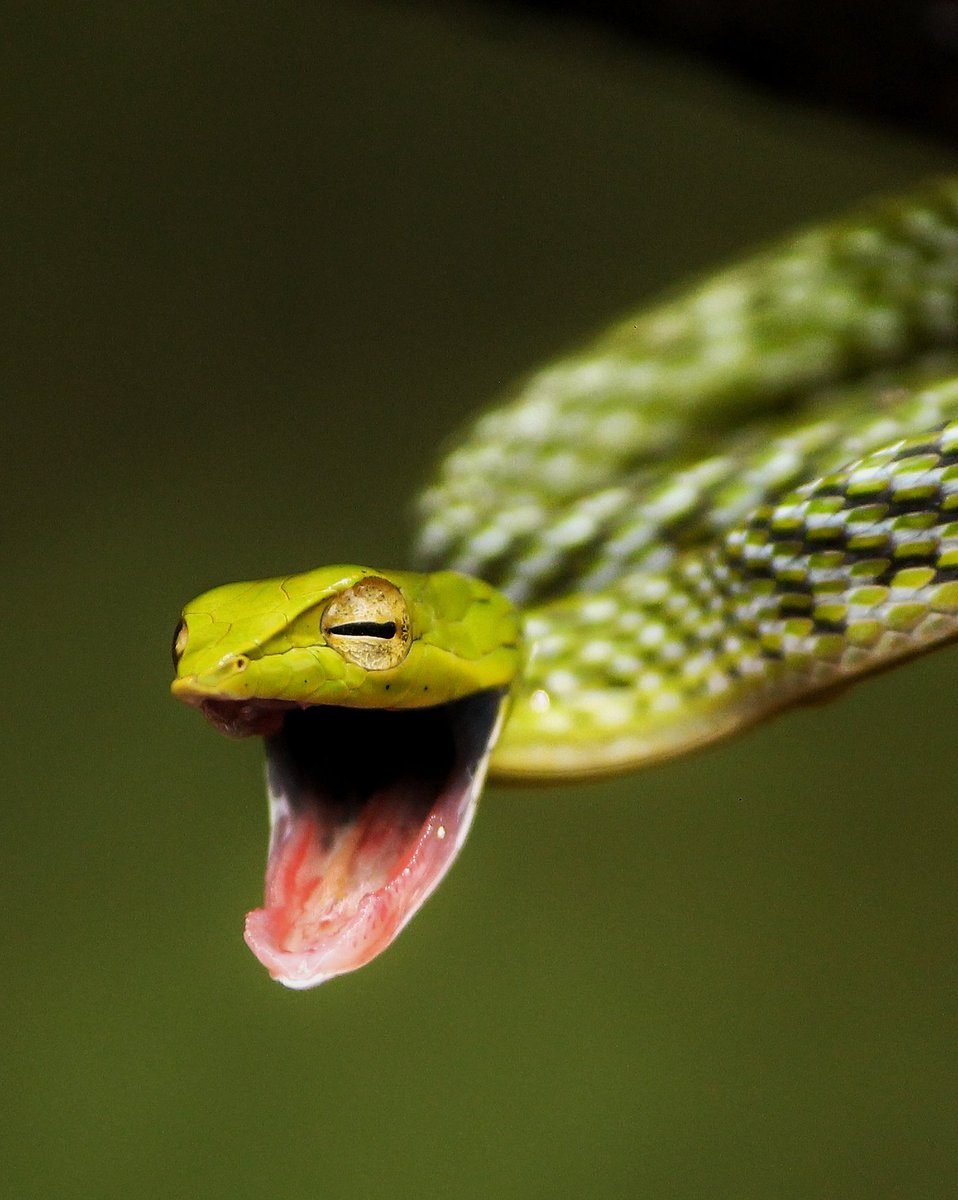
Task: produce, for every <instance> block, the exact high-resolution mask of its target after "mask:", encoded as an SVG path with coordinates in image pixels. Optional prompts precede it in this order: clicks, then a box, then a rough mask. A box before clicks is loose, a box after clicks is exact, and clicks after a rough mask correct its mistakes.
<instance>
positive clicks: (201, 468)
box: [0, 0, 958, 1200]
mask: <svg viewBox="0 0 958 1200" xmlns="http://www.w3.org/2000/svg"><path fill="white" fill-rule="evenodd" d="M5 20H6V21H7V36H6V40H5V42H4V44H3V49H2V54H3V62H2V64H0V65H2V80H3V83H2V85H0V86H2V88H3V93H4V96H5V99H4V102H3V106H2V114H3V115H2V118H0V119H2V124H3V144H4V149H3V158H2V162H3V169H2V178H3V185H2V195H3V210H4V221H3V224H4V236H3V247H2V250H0V256H2V262H3V266H2V276H0V277H2V286H3V298H4V301H5V303H4V318H3V322H2V325H3V332H4V334H5V335H6V337H5V339H4V340H5V341H7V343H8V344H7V346H6V348H5V350H4V352H3V367H2V370H3V374H4V376H5V387H4V392H5V400H4V406H3V418H4V425H5V426H6V428H5V430H4V434H3V443H2V444H3V451H4V453H3V461H4V471H3V481H2V488H3V497H2V502H3V510H2V511H3V514H4V521H3V547H4V560H5V570H4V582H5V584H6V588H5V594H6V595H7V608H6V614H7V615H6V619H5V620H4V621H3V622H2V624H0V637H2V639H3V649H2V661H3V664H4V688H3V694H4V697H5V710H6V717H5V720H4V722H3V727H4V734H5V737H4V740H3V763H2V767H3V775H2V778H3V780H4V787H3V791H4V800H5V803H4V804H3V806H2V821H3V830H4V833H3V839H2V847H0V854H2V864H0V866H2V869H0V887H2V890H3V897H2V900H3V921H2V935H0V936H2V963H3V974H4V985H3V988H2V999H0V1021H2V1029H3V1045H2V1047H0V1074H2V1078H3V1080H4V1086H3V1091H2V1099H0V1141H2V1147H0V1177H2V1180H3V1182H2V1184H0V1187H2V1191H3V1194H4V1195H6V1196H10V1197H18V1198H19V1197H74V1196H76V1197H80V1196H83V1197H90V1196H93V1197H104V1198H111V1197H130V1196H136V1197H143V1198H152V1197H171V1196H202V1197H211V1198H213V1197H227V1196H228V1197H247V1196H248V1197H260V1196H272V1195H279V1196H283V1197H286V1198H287V1200H298V1198H300V1197H303V1198H306V1197H310V1198H312V1197H320V1198H324V1200H325V1198H330V1200H336V1198H340V1197H350V1198H351V1197H365V1196H372V1195H389V1196H395V1197H399V1198H402V1197H444V1196H455V1197H463V1198H466V1197H473V1196H475V1197H487V1196H495V1197H504V1198H507V1200H508V1198H512V1197H536V1198H538V1197H542V1198H546V1197H566V1196H569V1197H572V1196H576V1197H578V1196H582V1195H585V1196H595V1197H606V1196H609V1197H618V1196H625V1195H642V1196H653V1197H666V1196H667V1197H681V1198H686V1197H688V1198H691V1197H696V1198H698V1197H702V1198H707V1200H713V1198H716V1197H729V1198H733V1197H734V1198H749V1197H770V1198H771V1197H774V1198H776V1200H787V1198H791V1197H796V1198H802V1200H806V1198H810V1197H816V1198H817V1197H842V1198H843V1200H854V1198H858V1197H861V1198H863V1200H864V1198H866V1197H867V1198H868V1200H874V1198H876V1197H886V1196H887V1197H902V1196H907V1197H909V1198H914V1197H918V1198H921V1200H924V1198H928V1197H952V1196H954V1195H955V1177H956V1165H958V1162H956V1159H958V1155H956V1129H958V1089H956V1067H958V1062H956V1058H958V1055H956V1037H955V1034H956V1030H958V1004H956V995H958V971H956V955H955V941H956V933H958V902H956V898H955V891H956V889H955V871H956V849H958V809H956V803H955V801H956V790H958V788H956V779H955V769H954V764H955V724H954V719H953V718H954V705H953V702H952V697H953V695H954V673H955V667H956V665H958V657H956V653H955V652H954V651H949V652H944V653H941V654H939V655H936V656H932V657H931V658H929V659H927V660H925V661H923V662H920V663H918V664H916V665H914V666H911V667H909V668H908V669H907V670H903V671H901V672H898V673H892V674H889V675H886V676H883V677H881V678H879V679H876V680H875V681H873V682H871V683H869V684H868V685H867V686H865V687H862V688H860V689H857V690H853V691H852V692H851V693H849V694H848V695H847V696H846V697H844V698H843V699H842V700H840V701H839V702H838V703H835V704H833V705H831V706H830V707H823V708H813V709H807V710H804V711H800V712H798V713H796V714H793V715H791V716H789V717H787V718H785V719H782V720H779V721H777V722H774V723H772V724H769V725H768V726H766V727H764V728H762V729H759V730H757V731H756V732H755V733H753V734H752V735H750V736H749V737H748V738H746V739H743V740H742V741H739V742H735V743H732V744H729V745H726V746H723V747H720V748H718V749H714V750H711V751H709V752H708V753H703V754H700V755H698V756H697V757H693V758H691V759H689V760H687V761H679V762H676V763H674V764H671V765H668V766H663V767H661V768H657V769H655V770H650V771H647V772H645V773H642V774H638V775H635V776H632V777H629V778H626V779H622V780H619V781H617V782H614V783H609V784H604V785H591V786H577V787H567V788H563V789H560V790H556V791H549V790H536V791H531V790H530V791H505V790H503V791H498V792H492V793H491V794H490V795H489V796H488V797H487V799H486V801H485V803H484V806H483V808H482V811H481V812H480V817H479V820H478V822H477V826H476V828H475V831H474V834H473V836H472V839H471V841H470V844H469V845H468V847H467V849H466V851H465V853H464V855H463V857H462V859H461V861H460V862H459V864H458V865H457V867H456V869H455V871H454V872H453V873H452V875H451V876H450V878H449V879H448V881H447V882H446V884H445V885H444V886H443V888H442V890H441V892H440V893H439V894H438V895H437V896H436V897H435V898H434V899H433V901H432V902H431V903H430V904H429V905H428V906H427V908H426V909H425V910H424V911H423V913H422V914H421V915H420V916H419V917H418V918H417V920H416V921H415V922H414V923H413V924H412V926H410V928H409V930H408V931H407V932H406V933H405V934H404V935H403V936H402V938H401V939H400V940H399V942H397V944H396V945H395V946H394V947H393V948H392V949H391V950H390V951H389V952H388V953H387V954H386V955H384V956H383V957H382V958H381V959H379V960H378V961H376V962H375V963H374V964H372V965H371V966H370V967H369V968H367V969H365V970H364V971H362V972H360V973H358V974H356V975H353V976H351V977H348V978H344V979H341V980H338V981H335V982H334V983H332V984H330V985H328V986H326V987H323V988H321V989H319V990H318V991H313V992H307V993H292V992H289V991H286V990H284V989H283V988H281V987H280V986H278V985H276V984H274V983H271V982H270V980H269V979H268V977H267V975H266V973H265V972H264V971H263V969H262V968H261V967H260V966H259V965H258V964H257V963H256V962H255V960H254V959H253V958H252V956H251V955H250V954H249V952H248V951H247V950H246V948H245V946H244V945H243V942H242V938H241V929H242V917H243V914H244V912H245V911H246V910H247V909H248V908H251V907H253V906H255V905H256V904H257V902H258V899H259V894H260V888H261V881H262V866H263V860H264V855H265V844H266V825H265V805H264V802H263V796H262V784H261V753H260V748H259V747H258V746H257V745H255V744H252V743H249V744H247V743H243V744H232V743H230V742H228V741H227V740H226V739H223V738H220V737H219V736H218V735H217V734H215V733H214V732H213V731H212V730H211V729H209V728H206V727H205V726H204V725H203V723H202V722H201V721H200V719H199V718H198V717H197V715H196V714H195V713H194V712H191V711H189V710H187V709H186V708H185V707H182V706H179V705H177V704H176V703H174V702H173V701H172V700H170V699H169V698H168V695H167V685H168V677H169V640H170V636H171V633H172V630H173V626H174V624H175V622H176V619H177V614H178V610H179V608H180V606H181V604H182V603H183V602H184V601H185V600H187V599H189V598H190V597H191V596H192V595H194V594H195V593H196V592H197V591H200V590H202V589H204V588H205V587H207V586H210V585H212V584H214V583H219V582H223V581H226V580H229V579H237V578H244V577H255V576H260V575H267V574H273V573H278V572H281V571H287V570H297V569H302V568H306V567H309V566H313V565H316V564H318V563H321V562H334V561H337V560H344V559H345V560H347V561H348V560H356V561H360V562H363V561H368V562H373V563H382V564H384V565H395V566H398V565H402V563H403V561H404V556H405V549H404V547H405V544H406V540H407V536H408V528H409V526H408V524H407V523H405V519H404V514H405V513H406V511H407V506H408V501H409V499H410V497H411V496H412V495H413V493H414V491H415V488H416V486H417V485H418V484H419V483H420V482H421V481H422V480H424V478H425V477H426V476H427V474H428V471H429V468H430V464H431V462H432V461H433V460H434V456H435V454H436V448H437V447H438V446H439V445H440V444H441V443H442V441H443V439H446V438H448V437H449V436H450V435H451V434H452V432H453V431H454V430H455V429H456V427H457V426H459V425H460V424H461V423H462V421H463V419H464V418H465V417H466V416H467V415H468V414H469V413H471V412H473V411H474V410H476V409H477V408H479V407H481V406H482V405H483V404H484V403H486V402H487V401H488V398H489V397H490V396H491V395H493V394H494V393H495V392H496V391H497V390H498V389H499V388H500V387H501V386H502V385H503V384H505V383H506V382H507V381H508V380H509V379H511V378H512V377H514V376H515V375H517V374H519V373H521V372H522V371H524V370H525V369H527V368H529V367H531V366H532V365H534V364H535V363H537V362H539V361H541V360H543V359H547V358H548V357H550V356H551V355H553V354H554V353H556V352H558V351H559V350H561V349H562V348H564V347H565V346H567V345H568V344H569V343H570V342H575V341H578V340H580V339H581V338H582V337H583V335H585V334H587V333H588V332H590V331H591V330H592V329H593V328H595V327H597V326H600V325H601V324H602V323H603V322H604V321H605V320H607V319H608V318H611V317H614V316H616V315H618V314H619V313H620V311H621V310H623V309H625V308H627V307H629V306H631V305H633V304H634V302H636V301H638V300H640V299H641V298H643V297H644V296H648V295H652V294H654V293H656V292H657V291H658V290H659V289H661V288H662V287H665V286H669V285H671V284H674V283H675V282H676V281H679V280H681V279H683V278H684V277H686V276H687V275H688V274H689V273H690V272H697V271H701V270H703V269H705V268H707V267H709V266H711V265H713V264H716V263H718V262H720V261H722V260H724V259H727V258H728V257H730V256H733V255H735V254H737V253H738V252H739V251H740V250H742V249H743V248H745V247H747V246H749V245H751V244H753V243H755V242H756V241H760V240H762V239H764V238H767V237H769V236H771V235H774V234H777V233H779V232H781V231H784V230H787V229H789V228H790V227H792V226H793V225H794V224H796V223H799V222H806V221H809V220H812V219H816V218H818V217H822V216H827V215H830V214H832V213H834V212H837V211H839V210H840V209H841V208H843V207H845V206H847V205H850V204H852V203H855V202H857V201H858V200H860V199H861V198H862V197H863V196H865V195H868V194H871V193H874V192H875V191H880V190H888V189H894V188H899V187H904V186H908V185H909V184H910V183H912V182H913V181H916V180H918V179H920V178H921V177H923V176H925V175H927V174H929V173H934V172H940V171H943V170H947V169H950V168H951V167H953V166H954V162H953V159H954V155H950V154H948V153H946V152H945V151H943V150H941V149H940V148H936V147H934V146H932V145H921V144H918V143H916V142H915V141H914V140H911V141H906V140H905V139H904V137H902V136H898V135H893V134H890V133H887V132H876V131H874V130H869V129H868V128H866V127H864V126H862V125H859V124H856V123H855V122H854V121H852V120H851V119H843V120H837V119H834V118H832V117H830V116H828V115H826V114H824V113H816V112H812V111H808V110H797V109H789V108H785V107H781V106H779V105H777V104H775V103H773V102H772V101H770V100H768V99H767V98H765V97H762V96H761V95H757V94H750V93H747V92H745V91H743V90H739V89H737V88H735V87H733V86H732V85H730V84H728V83H727V82H725V81H723V80H721V79H719V78H717V77H715V76H712V75H710V74H709V73H708V72H707V71H706V70H704V69H701V68H696V69H692V68H689V67H688V66H687V65H683V64H682V63H681V62H679V61H674V60H670V59H668V58H664V57H661V56H657V55H656V56H653V55H649V54H643V53H641V52H640V51H638V50H636V49H635V48H634V47H630V48H624V47H617V46H616V45H615V44H614V43H613V42H611V41H604V40H603V39H602V38H600V37H599V36H598V35H596V34H595V33H589V34H586V33H585V32H584V31H583V30H580V29H577V28H576V27H575V26H574V25H568V26H564V27H561V26H560V27H557V28H550V29H545V28H543V27H540V26H539V25H537V24H535V23H533V22H529V21H520V20H512V19H510V18H508V17H506V16H503V15H501V14H500V15H498V16H496V17H494V18H493V17H489V18H486V17H482V16H481V15H479V13H478V10H475V9H470V10H462V11H460V10H459V9H457V8H455V7H449V8H446V9H421V8H415V7H406V6H403V5H385V4H380V5H377V4H372V3H349V4H346V3H338V4H337V3H322V4H319V5H309V4H302V3H283V2H280V3H274V4H271V5H269V6H261V5H254V4H249V3H239V4H232V5H223V4H214V3H206V2H203V0H200V2H199V3H194V4H185V3H180V2H176V0H174V2H173V3H170V4H167V5H163V6H142V7H141V6H133V5H126V4H122V5H121V4H115V5H110V4H100V5H94V6H75V5H60V4H47V5H44V6H42V7H39V6H28V5H14V6H13V8H12V11H11V12H10V13H9V15H8V18H5ZM889 86H893V80H890V83H889Z"/></svg>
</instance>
